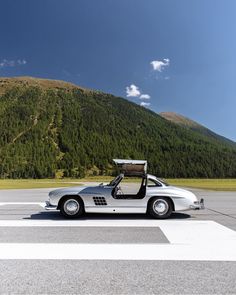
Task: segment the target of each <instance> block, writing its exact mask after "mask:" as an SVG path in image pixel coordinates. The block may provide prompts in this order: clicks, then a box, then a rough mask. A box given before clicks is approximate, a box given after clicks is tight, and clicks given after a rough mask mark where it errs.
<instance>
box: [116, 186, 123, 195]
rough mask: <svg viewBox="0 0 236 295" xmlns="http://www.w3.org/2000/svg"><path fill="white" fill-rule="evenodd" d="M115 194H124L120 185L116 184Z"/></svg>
mask: <svg viewBox="0 0 236 295" xmlns="http://www.w3.org/2000/svg"><path fill="white" fill-rule="evenodd" d="M116 194H117V195H124V193H123V191H122V189H121V187H120V186H117V188H116Z"/></svg>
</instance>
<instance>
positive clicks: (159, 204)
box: [153, 200, 169, 215]
mask: <svg viewBox="0 0 236 295" xmlns="http://www.w3.org/2000/svg"><path fill="white" fill-rule="evenodd" d="M153 210H154V211H155V212H156V213H157V214H158V215H164V214H166V213H167V212H168V210H169V205H168V203H167V202H166V201H165V200H156V201H155V202H154V203H153Z"/></svg>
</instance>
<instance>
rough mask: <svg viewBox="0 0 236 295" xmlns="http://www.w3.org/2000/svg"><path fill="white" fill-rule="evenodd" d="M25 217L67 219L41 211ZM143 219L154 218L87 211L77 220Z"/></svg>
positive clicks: (175, 215)
mask: <svg viewBox="0 0 236 295" xmlns="http://www.w3.org/2000/svg"><path fill="white" fill-rule="evenodd" d="M187 218H191V216H190V215H189V214H186V213H179V212H178V213H177V212H174V213H172V214H171V216H170V217H169V218H168V219H171V220H173V219H176V220H179V219H187ZM23 219H31V220H32V219H34V220H36V219H38V220H65V218H64V217H63V216H61V214H60V212H45V211H43V212H39V213H36V214H31V215H30V217H24V218H23ZM104 219H105V220H124V219H125V220H127V219H130V220H138V219H140V220H143V219H153V218H152V217H151V216H149V215H146V214H108V213H106V214H102V213H86V214H84V216H82V217H81V218H78V219H77V220H104Z"/></svg>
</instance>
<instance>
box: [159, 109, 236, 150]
mask: <svg viewBox="0 0 236 295" xmlns="http://www.w3.org/2000/svg"><path fill="white" fill-rule="evenodd" d="M160 116H161V117H162V118H165V119H166V120H168V121H170V122H172V123H175V124H177V125H179V126H182V127H185V128H187V129H189V130H192V131H195V132H196V133H198V134H201V135H205V136H207V137H209V138H211V139H215V140H218V141H223V142H225V143H228V144H231V145H232V146H235V147H236V142H234V141H232V140H230V139H228V138H226V137H224V136H221V135H219V134H216V133H215V132H213V131H211V130H210V129H208V128H206V127H205V126H203V125H201V124H199V123H197V122H195V121H193V120H191V119H189V118H186V117H184V116H182V115H180V114H176V113H173V112H162V113H160Z"/></svg>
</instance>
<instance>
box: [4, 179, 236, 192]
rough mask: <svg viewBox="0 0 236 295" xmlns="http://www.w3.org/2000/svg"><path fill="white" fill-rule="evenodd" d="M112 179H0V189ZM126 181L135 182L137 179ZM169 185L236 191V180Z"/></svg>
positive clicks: (185, 181) (177, 181) (181, 181)
mask: <svg viewBox="0 0 236 295" xmlns="http://www.w3.org/2000/svg"><path fill="white" fill-rule="evenodd" d="M111 179H112V177H105V176H102V177H98V176H97V177H88V178H82V179H72V178H64V179H0V189H32V188H57V187H68V186H77V185H83V184H84V183H85V182H98V183H101V182H103V183H107V182H110V181H111ZM126 181H128V182H135V181H137V180H136V179H135V178H128V179H127V180H126ZM165 181H167V182H168V183H169V184H171V185H175V186H180V187H188V188H199V189H207V190H216V191H217V190H218V191H236V179H184V178H178V179H177V178H176V179H173V178H171V179H165Z"/></svg>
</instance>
